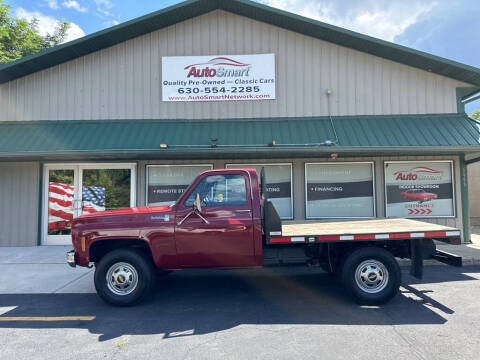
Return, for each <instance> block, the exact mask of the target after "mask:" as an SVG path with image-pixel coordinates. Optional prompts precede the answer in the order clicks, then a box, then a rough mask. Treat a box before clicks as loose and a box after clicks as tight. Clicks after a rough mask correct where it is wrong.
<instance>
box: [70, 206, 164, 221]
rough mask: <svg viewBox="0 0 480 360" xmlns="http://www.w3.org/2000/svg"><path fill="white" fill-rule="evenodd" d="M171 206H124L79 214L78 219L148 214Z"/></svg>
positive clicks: (162, 211)
mask: <svg viewBox="0 0 480 360" xmlns="http://www.w3.org/2000/svg"><path fill="white" fill-rule="evenodd" d="M171 209H172V208H171V207H170V206H168V205H160V206H139V207H132V208H124V209H118V210H108V211H101V212H96V213H90V214H84V215H82V216H79V217H78V218H79V219H85V218H91V217H98V216H113V215H134V214H148V213H164V212H169V211H170V210H171Z"/></svg>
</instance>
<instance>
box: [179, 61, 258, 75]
mask: <svg viewBox="0 0 480 360" xmlns="http://www.w3.org/2000/svg"><path fill="white" fill-rule="evenodd" d="M251 68H252V67H251V66H250V64H244V63H242V62H240V61H236V60H233V59H230V58H228V57H224V56H219V57H216V58H213V59H211V60H210V61H208V62H206V63H203V64H193V65H188V66H185V70H187V71H188V75H187V78H189V77H191V76H193V77H197V78H201V77H229V76H233V77H243V76H245V77H248V73H249V72H250V69H251Z"/></svg>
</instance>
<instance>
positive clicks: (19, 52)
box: [0, 0, 69, 64]
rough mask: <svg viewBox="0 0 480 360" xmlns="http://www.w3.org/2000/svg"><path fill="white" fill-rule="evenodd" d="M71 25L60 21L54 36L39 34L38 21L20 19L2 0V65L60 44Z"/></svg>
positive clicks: (0, 39) (0, 14)
mask: <svg viewBox="0 0 480 360" xmlns="http://www.w3.org/2000/svg"><path fill="white" fill-rule="evenodd" d="M68 27H69V23H68V22H67V21H65V20H59V21H58V22H57V26H56V28H55V30H54V32H53V34H47V35H45V36H42V35H40V33H39V32H38V20H37V19H33V20H32V21H27V20H24V19H18V18H16V17H15V16H13V15H12V13H11V12H10V6H9V5H7V4H5V3H4V2H3V0H0V64H3V63H6V62H9V61H14V60H17V59H20V58H21V57H23V56H26V55H30V54H34V53H36V52H39V51H41V50H44V49H47V48H50V47H52V46H55V45H58V44H60V43H61V42H62V41H63V40H64V39H65V36H66V33H67V30H68Z"/></svg>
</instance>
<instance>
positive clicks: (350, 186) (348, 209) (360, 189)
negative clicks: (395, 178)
mask: <svg viewBox="0 0 480 360" xmlns="http://www.w3.org/2000/svg"><path fill="white" fill-rule="evenodd" d="M305 186H306V189H305V192H306V217H307V219H317V218H370V217H375V197H374V194H375V189H374V176H373V163H371V162H368V163H367V162H357V163H310V164H308V163H307V164H305Z"/></svg>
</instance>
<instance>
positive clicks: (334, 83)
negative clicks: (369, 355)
mask: <svg viewBox="0 0 480 360" xmlns="http://www.w3.org/2000/svg"><path fill="white" fill-rule="evenodd" d="M249 53H275V54H276V62H277V64H276V66H277V99H276V100H265V101H237V102H233V101H232V102H202V103H200V102H198V103H164V102H161V71H160V70H161V57H162V56H172V55H217V54H230V55H234V54H249ZM459 86H468V84H466V83H462V82H460V81H457V80H453V79H449V78H446V77H443V76H440V75H436V74H433V73H429V72H427V71H423V70H419V69H416V68H412V67H409V66H405V65H401V64H399V63H395V62H393V61H390V60H385V59H383V58H379V57H375V56H372V55H368V54H365V53H362V52H359V51H356V50H352V49H349V48H345V47H341V46H338V45H334V44H332V43H328V42H325V41H321V40H318V39H314V38H311V37H308V36H304V35H301V34H298V33H294V32H291V31H287V30H284V29H281V28H278V27H275V26H272V25H268V24H265V23H262V22H258V21H255V20H251V19H248V18H244V17H241V16H238V15H234V14H231V13H227V12H224V11H221V10H217V11H214V12H212V13H209V14H205V15H202V16H200V17H197V18H193V19H190V20H187V21H184V22H181V23H178V24H176V25H173V26H170V27H168V28H165V29H161V30H158V31H155V32H152V33H150V34H146V35H143V36H140V37H138V38H135V39H132V40H129V41H126V42H124V43H121V44H118V45H115V46H113V47H110V48H107V49H104V50H101V51H98V52H95V53H92V54H90V55H87V56H83V57H81V58H78V59H75V60H72V61H69V62H67V63H64V64H61V65H57V66H54V67H52V68H49V69H46V70H43V71H40V72H38V73H35V74H31V75H28V76H26V77H24V78H21V79H17V80H14V81H11V82H9V83H5V84H2V85H0V109H1V110H2V111H1V112H0V121H5V120H65V119H66V120H68V119H78V120H80V119H82V120H83V119H86V120H89V119H117V118H120V119H129V118H131V119H140V118H157V119H159V118H161V119H172V118H188V119H192V118H198V119H215V118H243V117H300V116H322V115H328V104H327V96H326V95H325V91H326V90H327V89H331V90H332V92H333V93H332V95H331V96H330V102H331V112H332V115H362V114H367V115H368V114H412V113H453V112H456V111H457V109H456V96H455V88H456V87H459Z"/></svg>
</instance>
